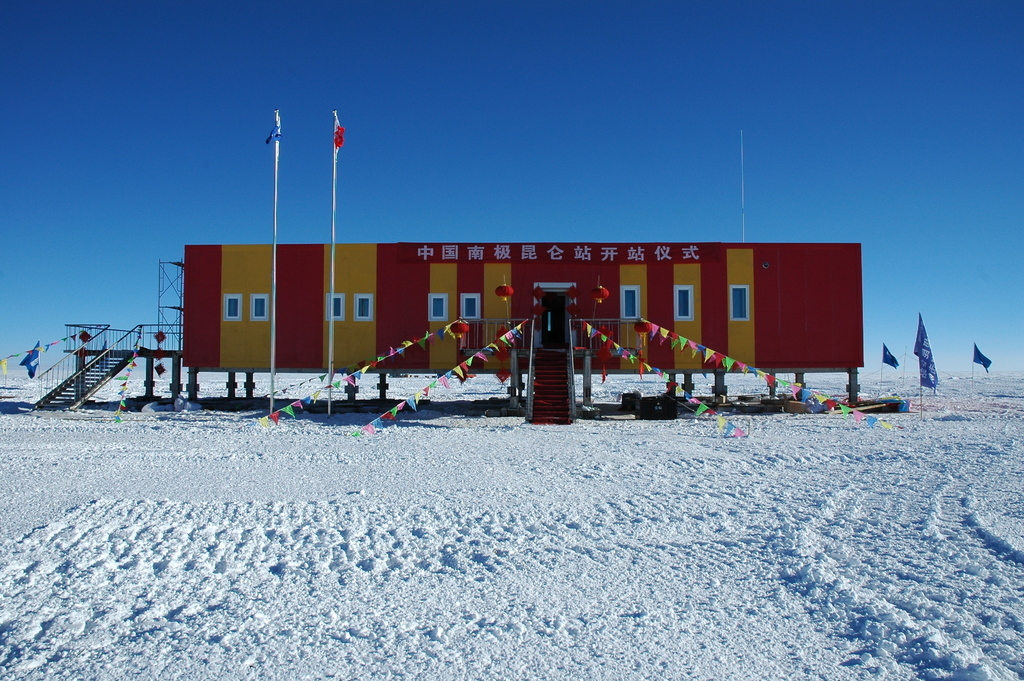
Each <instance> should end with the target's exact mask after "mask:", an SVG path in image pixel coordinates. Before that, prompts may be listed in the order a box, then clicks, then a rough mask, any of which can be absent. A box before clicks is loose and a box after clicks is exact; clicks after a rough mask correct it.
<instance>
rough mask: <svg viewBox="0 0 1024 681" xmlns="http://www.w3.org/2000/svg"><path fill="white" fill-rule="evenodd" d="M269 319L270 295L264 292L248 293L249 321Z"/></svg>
mask: <svg viewBox="0 0 1024 681" xmlns="http://www.w3.org/2000/svg"><path fill="white" fill-rule="evenodd" d="M268 319H270V296H269V295H268V294H266V293H251V294H249V321H251V322H265V321H267V320H268Z"/></svg>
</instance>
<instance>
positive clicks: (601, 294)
mask: <svg viewBox="0 0 1024 681" xmlns="http://www.w3.org/2000/svg"><path fill="white" fill-rule="evenodd" d="M609 295H610V294H609V293H608V289H606V288H605V287H604V286H598V287H596V288H593V289H591V291H590V297H591V298H593V299H594V300H595V301H597V302H599V303H603V302H604V300H605V298H607V297H608V296H609Z"/></svg>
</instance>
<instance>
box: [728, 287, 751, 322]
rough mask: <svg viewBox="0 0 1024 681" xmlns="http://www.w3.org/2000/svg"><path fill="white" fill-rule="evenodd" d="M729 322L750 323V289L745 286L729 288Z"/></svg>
mask: <svg viewBox="0 0 1024 681" xmlns="http://www.w3.org/2000/svg"><path fill="white" fill-rule="evenodd" d="M729 320H730V321H734V322H748V321H750V287H749V286H747V285H745V284H744V285H742V286H730V287H729Z"/></svg>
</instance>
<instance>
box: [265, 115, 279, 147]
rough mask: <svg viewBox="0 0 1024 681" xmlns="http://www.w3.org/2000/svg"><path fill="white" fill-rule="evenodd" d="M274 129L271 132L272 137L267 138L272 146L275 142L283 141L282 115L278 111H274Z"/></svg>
mask: <svg viewBox="0 0 1024 681" xmlns="http://www.w3.org/2000/svg"><path fill="white" fill-rule="evenodd" d="M274 120H275V121H276V122H275V123H274V129H273V130H271V131H270V137H268V138H267V144H270V143H271V142H273V141H274V140H279V139H281V114H280V113H278V112H277V111H276V110H275V111H274Z"/></svg>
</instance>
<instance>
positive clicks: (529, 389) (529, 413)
mask: <svg viewBox="0 0 1024 681" xmlns="http://www.w3.org/2000/svg"><path fill="white" fill-rule="evenodd" d="M535 323H536V317H534V318H531V319H530V355H529V360H528V362H527V372H526V420H527V422H532V421H533V355H534V353H535V348H534V342H533V338H534V336H535V335H536V333H535V332H536V330H535V329H534V325H535Z"/></svg>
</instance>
